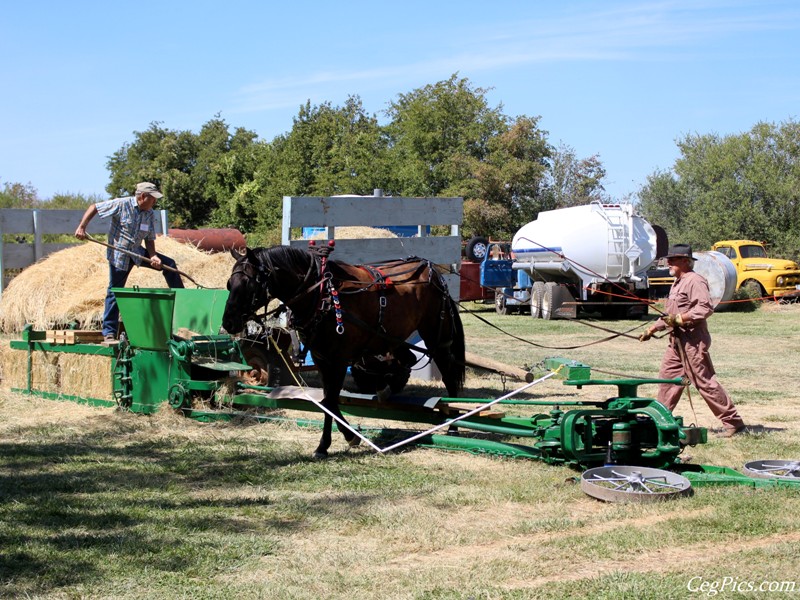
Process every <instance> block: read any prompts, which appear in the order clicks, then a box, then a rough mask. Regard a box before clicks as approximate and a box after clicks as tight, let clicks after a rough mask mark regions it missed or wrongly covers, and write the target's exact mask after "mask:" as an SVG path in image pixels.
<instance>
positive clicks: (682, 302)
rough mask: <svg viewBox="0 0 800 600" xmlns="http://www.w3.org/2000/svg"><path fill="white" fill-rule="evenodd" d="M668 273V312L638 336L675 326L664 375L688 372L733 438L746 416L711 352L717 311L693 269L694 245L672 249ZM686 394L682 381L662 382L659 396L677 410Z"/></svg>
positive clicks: (705, 284)
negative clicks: (716, 368) (709, 321)
mask: <svg viewBox="0 0 800 600" xmlns="http://www.w3.org/2000/svg"><path fill="white" fill-rule="evenodd" d="M667 264H668V265H669V274H670V275H672V276H673V277H675V283H673V284H672V287H671V288H670V291H669V297H668V298H667V303H666V312H667V313H668V314H667V315H665V316H663V317H661V318H660V319H658V320H657V321H656V322H655V323H653V325H651V326H650V328H649V329H648V330H647V331H646V332H645V333H643V334H642V335H641V336H640V337H639V340H640V341H642V342H645V341H647V340H649V339H650V338H651V337H652V336H653V334H654V333H655V332H657V331H663V330H665V329H667V328H668V327H671V328H672V331H671V332H670V336H669V346H668V347H667V351H666V352H665V353H664V358H663V359H662V361H661V370H660V372H659V375H658V376H659V377H661V378H665V379H671V378H673V377H683V376H684V375H686V376H687V377H688V378H689V381H691V382H692V384H693V385H694V387H696V388H697V390H698V391H699V392H700V395H701V396H702V397H703V399H704V400H705V401H706V404H708V407H709V408H710V409H711V412H712V413H714V416H715V417H717V418H718V419H719V420H720V421H722V424H723V425H724V426H725V430H724V432H723V433H722V434H720V435H722V436H723V437H732V436H734V435H736V434H738V433H742V432H744V431H745V425H744V421H742V418H741V417H740V416H739V413H738V412H737V411H736V407H735V406H734V405H733V402H732V401H731V397H730V396H729V395H728V392H726V391H725V388H723V387H722V385H721V384H720V383H719V381H718V380H717V377H716V375H715V371H714V365H713V364H712V363H711V355H710V354H709V353H708V350H709V347H710V346H711V336H710V335H709V333H708V325H707V324H706V319H707V318H708V317H710V316H711V315H712V314H713V313H714V308H713V307H712V306H711V296H710V294H709V291H708V282H707V281H706V279H705V278H704V277H703V276H702V275H700V274H698V273H695V272H694V271H693V270H692V267H693V265H694V258H693V257H692V247H691V246H689V245H688V244H677V245H675V246H672V247H671V248H670V249H669V254H667ZM682 393H683V386H680V385H674V384H669V383H666V384H661V385H660V386H659V389H658V401H659V402H661V404H663V405H664V406H666V407H667V408H668V409H670V411H672V410H674V409H675V406H677V404H678V400H680V398H681V394H682Z"/></svg>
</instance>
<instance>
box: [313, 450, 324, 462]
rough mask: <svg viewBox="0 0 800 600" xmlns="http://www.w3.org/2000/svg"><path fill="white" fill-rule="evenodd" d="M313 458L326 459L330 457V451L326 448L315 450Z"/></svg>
mask: <svg viewBox="0 0 800 600" xmlns="http://www.w3.org/2000/svg"><path fill="white" fill-rule="evenodd" d="M311 458H313V459H314V460H325V459H326V458H328V453H327V452H325V451H324V450H315V451H314V454H312V455H311Z"/></svg>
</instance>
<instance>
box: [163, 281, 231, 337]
mask: <svg viewBox="0 0 800 600" xmlns="http://www.w3.org/2000/svg"><path fill="white" fill-rule="evenodd" d="M174 292H175V307H174V309H173V316H172V333H175V332H177V331H178V329H180V328H185V329H188V330H189V331H192V332H194V333H195V334H197V335H200V336H213V335H216V334H219V330H220V327H222V315H223V313H224V312H225V303H226V302H227V301H228V290H216V289H199V288H198V289H190V288H183V289H176V290H174Z"/></svg>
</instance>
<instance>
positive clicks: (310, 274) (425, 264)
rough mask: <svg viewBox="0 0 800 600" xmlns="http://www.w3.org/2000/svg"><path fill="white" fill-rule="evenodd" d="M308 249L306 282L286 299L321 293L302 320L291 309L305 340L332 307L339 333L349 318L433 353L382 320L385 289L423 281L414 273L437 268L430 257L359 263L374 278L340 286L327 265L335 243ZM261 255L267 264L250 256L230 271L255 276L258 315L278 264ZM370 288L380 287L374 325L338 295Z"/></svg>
mask: <svg viewBox="0 0 800 600" xmlns="http://www.w3.org/2000/svg"><path fill="white" fill-rule="evenodd" d="M308 250H309V253H310V254H311V257H312V260H311V261H310V264H309V268H308V271H307V272H306V275H305V277H304V278H303V285H302V286H301V288H300V289H299V290H298V291H297V293H296V294H295V296H294V297H292V298H291V299H289V300H287V301H286V302H284V303H283V304H284V305H285V307H287V308H289V309H290V310H291V308H292V305H293V304H295V303H296V302H298V301H299V300H300V299H301V298H304V297H306V296H307V295H308V294H311V293H313V292H317V293H318V299H317V302H316V307H315V310H313V311H312V313H311V315H309V317H308V318H306V319H303V320H302V321H300V320H299V319H298V318H297V317H298V315H297V313H296V311H291V314H290V325H291V327H293V328H294V329H296V330H297V331H298V333H299V334H300V335H301V337H303V338H305V340H304V343H309V342H311V340H312V339H313V338H314V337H315V334H316V332H317V331H318V325H319V324H320V322H321V321H322V319H323V318H324V316H325V315H326V314H327V313H329V312H330V311H331V310H333V313H334V318H335V320H336V333H337V334H339V335H342V334H344V321H345V320H347V321H348V322H350V323H353V324H354V325H357V326H359V327H361V328H363V329H365V330H368V331H371V332H372V333H373V334H374V337H380V338H383V339H385V340H388V341H396V342H400V343H399V345H405V346H406V347H408V348H410V349H412V350H415V351H418V352H421V353H424V354H428V355H429V354H430V351H429V350H426V349H423V348H419V347H417V346H414V345H413V344H409V343H408V342H406V341H405V340H398V339H395V338H393V337H392V336H390V335H389V334H388V333H387V331H386V328H385V327H384V324H383V320H384V316H385V313H386V309H387V307H388V299H387V297H386V294H385V292H386V291H387V290H389V289H390V288H391V287H394V286H397V285H404V284H405V285H407V284H414V283H421V282H415V281H414V279H415V276H416V275H417V274H418V273H419V272H420V270H421V269H423V268H427V269H428V270H429V271H435V269H434V267H433V265H432V263H431V262H430V261H429V260H426V259H421V258H419V257H416V256H409V257H408V258H405V259H397V260H393V261H390V262H387V263H381V264H378V265H368V264H365V265H357V266H358V268H360V269H362V270H364V271H366V272H367V273H368V274H369V275H370V277H371V281H367V282H363V281H360V280H357V279H339V286H338V287H337V285H336V283H334V275H333V273H332V271H331V270H330V269H329V268H328V256H329V254H330V252H331V251H333V247H330V246H320V247H317V246H310V247H309V249H308ZM262 259H263V260H264V262H266V263H267V265H266V266H264V265H261V264H253V263H251V262H249V261H247V260H244V261H241V262H239V263H238V264H237V265H235V266H234V269H233V272H232V273H231V275H235V274H236V273H241V274H243V275H245V276H247V277H250V278H253V279H255V281H256V284H257V285H258V287H259V288H260V290H261V291H260V293H259V294H258V295H256V296H254V298H253V301H252V304H251V306H250V310H251V312H252V315H253V316H255V313H256V311H257V310H258V309H259V308H260V307H261V306H264V307H266V306H267V304H268V302H269V279H270V276H271V275H272V273H273V272H274V271H275V267H274V266H273V264H272V261H271V260H270V258H269V256H268V255H266V256H264V257H262ZM402 264H408V265H409V268H408V269H407V270H405V271H401V272H400V273H395V274H393V275H391V276H389V275H387V274H386V273H385V272H384V270H385V269H387V268H392V267H396V266H399V265H402ZM442 283H443V284H444V287H443V289H442V292H443V294H448V291H447V286H446V284H445V283H444V282H442ZM347 284H350V285H351V286H355V288H354V289H342V287H343V286H345V285H347ZM359 284H360V285H359ZM371 288H376V289H377V290H378V291H379V296H378V319H377V323H376V324H375V325H374V326H373V325H370V324H368V323H366V322H365V321H363V320H362V319H360V318H359V317H357V316H355V315H353V314H347V315H345V314H344V311H343V310H342V307H341V302H340V299H339V296H340V294H358V293H361V292H366V291H368V290H370V289H371ZM283 309H284V307H280V308H278V309H276V312H279V311H280V310H283ZM445 316H446V314H445V306H444V305H443V306H442V312H441V315H440V318H441V320H442V321H444V319H445ZM442 325H443V323H442Z"/></svg>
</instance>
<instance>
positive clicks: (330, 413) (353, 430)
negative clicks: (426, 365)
mask: <svg viewBox="0 0 800 600" xmlns="http://www.w3.org/2000/svg"><path fill="white" fill-rule="evenodd" d="M563 367H564V365H561V366H559V367H558V369H556V370H555V371H552V372H550V373H548V374H547V375H544V376H542V377H540V378H539V379H535V380H534V381H531V382H530V383H526V384H525V385H523V386H522V387H520V388H517V389H516V390H513V391H511V392H509V393H508V394H505V395H503V396H500V397H499V398H495V399H494V400H491V401H489V402H487V403H485V404H482V405H481V406H479V407H478V408H474V409H472V410H470V411H468V412H466V413H464V414H463V415H459V416H457V417H455V418H453V419H448V420H447V421H445V422H444V423H440V424H439V425H435V426H434V427H431V428H430V429H428V430H426V431H422V432H420V433H417V434H415V435H412V436H411V437H409V438H406V439H404V440H401V441H399V442H397V443H395V444H392V445H391V446H386V447H385V448H381V447H380V446H378V445H377V444H375V443H374V442H373V441H372V440H371V439H369V438H368V437H366V436H365V435H363V434H362V433H361V432H360V431H359V430H358V429H356V428H354V427H352V426H351V425H350V424H349V423H347V422H346V421H345V420H344V419H340V418H339V417H337V416H336V415H335V414H333V411H331V410H329V409H328V408H326V407H325V406H323V405H322V403H321V402H318V401H317V400H315V399H314V398H312V397H311V396H310V395H309V394H308V393H307V392H305V390H303V396H304V397H301V399H302V400H308V401H309V402H311V403H312V404H313V405H314V406H316V407H317V408H318V409H319V410H321V411H322V412H324V413H325V414H326V415H328V416H329V417H331V418H332V419H333V420H334V421H336V423H337V424H338V425H339V426H340V427H344V428H345V429H347V430H348V431H349V432H350V433H352V434H354V435H355V436H357V437H358V438H359V439H361V440H362V441H363V442H365V443H366V444H367V445H368V446H369V447H371V448H372V449H373V450H375V451H376V452H377V453H378V454H385V453H387V452H391V451H392V450H395V449H397V448H400V447H401V446H405V445H406V444H410V443H411V442H414V441H416V440H418V439H420V438H422V437H425V436H427V435H430V434H431V433H433V432H434V431H438V430H440V429H444V428H445V427H451V426H452V425H454V424H455V423H457V422H458V421H461V420H463V419H466V418H468V417H471V416H473V415H475V414H478V413H480V412H482V411H484V410H486V409H487V408H490V407H492V406H494V405H495V404H497V403H498V402H502V401H503V400H507V399H508V398H511V397H512V396H516V395H517V394H519V393H520V392H523V391H525V390H527V389H529V388H531V387H533V386H535V385H538V384H540V383H542V382H543V381H546V380H547V379H550V378H551V377H554V376H555V375H557V374H558V372H559V371H561V369H562V368H563Z"/></svg>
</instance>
